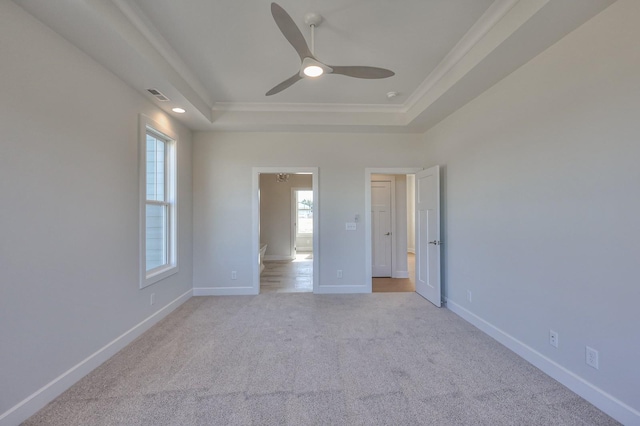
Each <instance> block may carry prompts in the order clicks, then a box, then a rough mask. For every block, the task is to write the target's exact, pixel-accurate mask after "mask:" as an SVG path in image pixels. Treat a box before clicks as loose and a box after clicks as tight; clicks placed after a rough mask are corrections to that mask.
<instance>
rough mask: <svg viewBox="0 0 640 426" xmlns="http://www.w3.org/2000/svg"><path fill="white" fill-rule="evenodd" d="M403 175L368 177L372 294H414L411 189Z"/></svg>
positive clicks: (407, 177)
mask: <svg viewBox="0 0 640 426" xmlns="http://www.w3.org/2000/svg"><path fill="white" fill-rule="evenodd" d="M410 177H413V175H405V174H380V173H376V174H372V175H371V263H372V270H371V276H372V282H371V286H372V287H371V288H372V291H373V292H413V291H415V258H414V254H413V253H412V250H411V249H410V245H409V240H410V233H411V231H412V229H413V215H412V212H413V208H412V205H413V198H414V194H413V191H412V190H413V188H412V187H411V188H410V186H411V185H410V182H411V181H410Z"/></svg>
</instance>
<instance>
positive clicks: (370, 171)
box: [314, 167, 424, 293]
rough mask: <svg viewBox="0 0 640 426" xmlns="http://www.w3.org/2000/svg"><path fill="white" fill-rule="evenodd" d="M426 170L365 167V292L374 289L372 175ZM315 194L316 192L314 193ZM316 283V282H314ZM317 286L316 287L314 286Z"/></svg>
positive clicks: (418, 168) (417, 168)
mask: <svg viewBox="0 0 640 426" xmlns="http://www.w3.org/2000/svg"><path fill="white" fill-rule="evenodd" d="M422 170H424V168H423V167H367V168H365V169H364V182H365V185H364V227H365V229H364V240H365V241H364V253H365V256H364V263H365V265H364V267H365V287H366V290H365V293H371V292H372V290H373V277H372V275H373V273H372V270H371V265H372V261H371V254H372V253H371V252H372V250H371V176H372V175H374V174H382V175H411V174H415V173H417V172H419V171H422ZM314 196H315V194H314ZM314 285H315V282H314ZM314 288H315V287H314Z"/></svg>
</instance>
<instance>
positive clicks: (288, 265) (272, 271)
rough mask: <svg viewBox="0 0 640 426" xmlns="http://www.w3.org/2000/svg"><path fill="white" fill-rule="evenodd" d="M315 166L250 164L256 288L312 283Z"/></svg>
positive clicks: (298, 288)
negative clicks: (252, 189)
mask: <svg viewBox="0 0 640 426" xmlns="http://www.w3.org/2000/svg"><path fill="white" fill-rule="evenodd" d="M316 173H317V169H315V168H308V169H307V168H284V167H283V168H254V185H255V186H256V187H257V188H256V192H255V194H256V198H255V199H254V201H255V203H256V204H257V205H256V206H255V207H254V227H255V228H254V229H255V235H254V248H255V249H256V252H257V253H258V255H257V257H258V268H257V276H256V275H254V280H255V281H254V285H255V286H256V289H257V290H258V291H257V292H261V293H263V292H279V293H283V292H286V293H293V292H296V293H298V292H312V291H313V290H314V287H315V286H317V276H318V274H317V270H318V266H317V262H318V260H317V256H316V252H317V236H316V230H317V214H316V212H317V205H318V203H317V186H318V185H317V174H316Z"/></svg>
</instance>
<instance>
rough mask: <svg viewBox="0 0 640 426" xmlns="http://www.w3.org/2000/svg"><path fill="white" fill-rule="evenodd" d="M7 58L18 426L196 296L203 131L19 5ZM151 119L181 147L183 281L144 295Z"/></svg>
mask: <svg viewBox="0 0 640 426" xmlns="http://www.w3.org/2000/svg"><path fill="white" fill-rule="evenodd" d="M0 57H1V58H2V60H0V94H1V95H0V129H2V131H1V132H0V148H1V150H2V155H0V199H1V200H2V201H1V202H0V205H1V207H0V291H1V295H0V346H1V349H0V424H16V423H18V422H19V421H20V420H22V419H23V418H24V416H27V415H29V414H30V413H31V412H33V410H35V409H38V408H40V406H42V405H43V404H45V403H46V402H48V400H50V399H51V398H53V397H54V396H55V394H56V393H57V392H60V391H61V390H64V388H65V387H66V386H68V385H70V384H72V383H73V381H75V380H77V379H78V378H79V375H80V376H81V375H82V374H84V373H86V372H87V369H90V368H91V366H92V365H93V364H95V363H96V362H98V361H97V360H99V359H101V357H102V356H103V355H105V354H107V355H108V352H109V351H106V352H104V351H103V352H102V353H101V354H102V355H99V356H96V357H95V358H93V359H91V360H89V361H88V362H87V363H86V364H84V365H82V366H80V367H79V368H78V370H75V371H74V372H72V373H71V374H69V375H65V376H63V377H59V376H61V375H63V374H64V373H65V372H67V371H68V370H69V369H70V368H72V367H74V366H78V363H80V362H81V361H83V360H85V359H86V358H87V357H89V356H90V355H92V354H94V353H96V351H99V350H100V349H102V348H104V347H105V345H107V344H108V343H110V342H112V341H113V340H114V339H116V338H118V337H119V336H121V335H122V334H123V333H125V332H127V331H128V330H130V329H131V328H132V327H134V326H136V325H137V324H139V323H140V322H141V321H143V320H145V319H147V318H149V317H150V316H151V315H153V314H154V313H156V312H158V311H159V310H160V309H161V308H162V307H164V306H166V305H168V304H169V303H170V302H171V301H174V300H175V299H177V298H179V297H180V296H181V295H184V294H185V293H188V295H189V294H190V292H191V285H192V277H191V274H192V266H191V257H192V256H191V250H192V241H191V217H192V214H191V206H192V198H191V133H190V131H188V130H186V129H185V128H184V127H182V126H180V125H178V124H176V123H175V122H174V121H172V120H170V119H168V118H167V117H166V116H165V115H163V114H161V113H159V111H158V110H157V109H156V108H155V107H153V105H152V104H150V103H149V102H148V101H146V100H145V99H144V98H143V97H142V96H141V95H140V94H139V93H138V92H136V91H134V90H133V89H131V88H130V87H128V86H126V85H125V84H124V83H122V82H121V81H120V80H118V79H117V78H116V77H115V76H114V75H113V74H111V73H109V72H107V71H106V70H105V69H104V68H102V67H100V66H99V65H98V64H96V63H95V62H94V61H93V60H92V59H90V58H89V57H87V56H86V55H84V54H83V53H81V52H80V51H79V50H77V49H76V48H74V47H72V46H71V45H70V44H68V43H67V42H66V41H64V40H63V39H62V38H61V37H59V36H58V35H56V34H55V33H53V32H52V31H50V30H49V29H47V28H46V27H44V26H43V25H42V24H41V23H40V22H38V21H36V20H35V19H33V18H32V17H31V16H30V15H28V14H27V13H26V12H24V11H23V10H22V9H20V8H19V7H18V6H16V5H15V4H14V3H12V2H4V1H3V2H0ZM139 113H145V114H147V115H148V116H150V117H152V118H153V119H155V120H156V121H160V122H163V123H165V124H166V126H168V127H169V128H170V129H171V130H172V132H174V133H175V134H177V135H178V137H179V141H178V153H177V154H178V161H179V165H178V170H179V176H178V181H179V207H178V210H179V213H178V214H179V221H180V222H179V256H180V257H179V265H180V272H179V273H178V274H177V275H174V276H172V277H171V278H169V279H166V280H164V281H162V282H159V283H157V284H154V285H152V286H150V287H147V288H145V289H144V290H139V281H138V243H139V237H138V235H139V234H138V233H139V226H138V217H139V207H138V140H137V138H138V114H139ZM151 293H155V296H156V302H155V304H154V305H153V306H150V294H151ZM180 300H182V299H180ZM172 306H175V304H174V305H172ZM163 312H165V311H163ZM159 316H161V315H159ZM157 317H158V316H157ZM149 322H153V321H152V320H151V321H149ZM133 335H135V332H134V333H132V334H129V335H128V337H129V338H130V337H131V336H133ZM123 341H126V339H123V340H121V341H119V342H123ZM116 346H117V345H115V346H114V345H112V346H111V347H110V348H115V347H116ZM94 366H95V365H94ZM57 378H58V379H60V380H58V381H57V382H55V383H53V384H52V381H54V379H57ZM48 384H52V386H51V387H50V388H47V389H41V388H42V387H44V386H45V385H48ZM39 390H42V392H41V393H38V391H39ZM30 396H33V397H34V398H33V399H32V400H30V401H27V402H26V403H25V404H24V405H22V406H18V404H19V403H21V402H24V400H25V398H27V397H30ZM14 408H15V410H14V411H11V410H13V409H14Z"/></svg>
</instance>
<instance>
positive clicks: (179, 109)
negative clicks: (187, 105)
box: [171, 107, 187, 114]
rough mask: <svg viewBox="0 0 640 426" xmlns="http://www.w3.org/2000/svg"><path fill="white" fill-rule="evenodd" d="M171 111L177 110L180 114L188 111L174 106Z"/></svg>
mask: <svg viewBox="0 0 640 426" xmlns="http://www.w3.org/2000/svg"><path fill="white" fill-rule="evenodd" d="M171 111H173V112H177V113H178V114H184V113H185V112H187V111H186V110H185V109H184V108H177V107H176V108H173V109H172V110H171Z"/></svg>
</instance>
